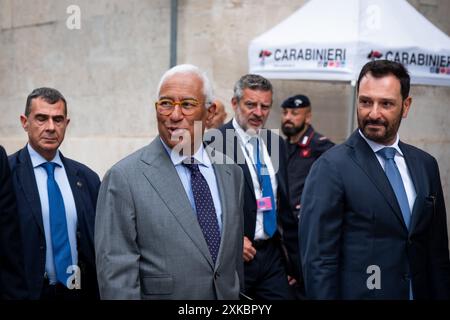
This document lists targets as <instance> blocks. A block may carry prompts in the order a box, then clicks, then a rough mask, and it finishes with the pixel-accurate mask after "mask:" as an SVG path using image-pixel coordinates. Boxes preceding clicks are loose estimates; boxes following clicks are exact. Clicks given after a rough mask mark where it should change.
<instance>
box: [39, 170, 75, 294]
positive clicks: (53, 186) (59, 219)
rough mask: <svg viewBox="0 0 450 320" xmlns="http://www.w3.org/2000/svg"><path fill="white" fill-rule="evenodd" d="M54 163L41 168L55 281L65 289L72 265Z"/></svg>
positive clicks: (62, 204) (62, 202)
mask: <svg viewBox="0 0 450 320" xmlns="http://www.w3.org/2000/svg"><path fill="white" fill-rule="evenodd" d="M56 166H57V164H56V163H54V162H46V163H43V164H42V167H44V169H45V170H46V171H47V177H48V178H47V190H48V205H49V209H50V233H51V239H52V246H53V260H54V262H55V270H56V279H57V280H58V281H59V282H61V283H62V284H63V285H64V286H66V287H67V279H68V277H69V276H70V274H68V273H67V268H68V267H69V266H71V265H72V255H71V251H70V243H69V235H68V232H67V221H66V210H65V208H64V200H63V197H62V194H61V190H60V189H59V187H58V184H57V183H56V180H55V175H54V173H55V167H56Z"/></svg>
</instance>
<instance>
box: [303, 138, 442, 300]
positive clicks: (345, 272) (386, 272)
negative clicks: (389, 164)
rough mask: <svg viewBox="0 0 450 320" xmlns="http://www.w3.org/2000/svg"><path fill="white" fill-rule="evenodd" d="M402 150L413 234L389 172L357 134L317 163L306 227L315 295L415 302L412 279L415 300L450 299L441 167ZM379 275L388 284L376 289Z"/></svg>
mask: <svg viewBox="0 0 450 320" xmlns="http://www.w3.org/2000/svg"><path fill="white" fill-rule="evenodd" d="M399 147H400V149H401V150H402V152H403V154H404V157H405V161H406V165H407V167H408V170H409V173H410V175H411V178H412V182H413V184H414V187H415V190H416V193H417V198H416V200H415V203H414V207H413V210H412V216H411V225H410V229H409V231H408V229H407V227H406V225H405V223H404V221H403V217H402V213H401V211H400V207H399V204H398V202H397V199H396V196H395V193H394V191H393V189H392V187H391V185H390V183H389V180H388V179H387V177H386V174H385V173H384V171H383V168H382V167H381V165H380V163H379V162H378V160H377V158H376V155H375V154H374V152H373V151H372V149H371V148H370V147H369V145H368V144H367V143H366V141H365V140H364V139H363V138H362V137H361V136H360V134H359V132H358V130H357V131H355V132H354V133H353V134H352V135H351V136H350V138H349V139H348V140H347V141H346V142H345V143H343V144H341V145H339V146H336V147H334V148H332V149H330V150H329V151H328V152H326V153H325V154H323V155H322V157H320V158H319V159H318V160H317V161H316V163H315V164H314V165H313V167H312V169H311V172H310V174H309V176H308V178H307V181H306V186H305V190H304V192H303V196H302V202H301V203H302V207H301V210H300V222H299V224H300V227H299V239H300V251H301V259H302V263H303V275H304V279H305V285H306V295H307V297H308V298H312V299H409V284H410V280H412V290H413V296H414V299H449V298H450V262H449V251H448V239H447V222H446V211H445V205H444V199H443V194H442V187H441V182H440V176H439V169H438V164H437V162H436V160H435V159H434V158H433V157H432V156H431V155H429V154H427V153H426V152H424V151H422V150H420V149H418V148H415V147H413V146H411V145H407V144H405V143H402V142H399ZM374 268H379V269H378V271H379V272H374V271H373V270H375V269H374ZM376 274H378V275H379V278H378V280H380V282H379V284H380V285H381V286H380V287H379V288H375V289H374V288H373V287H372V286H370V284H375V283H376V282H375V281H376V280H375V279H376V278H371V276H375V275H376ZM374 280H375V281H374ZM368 282H369V286H368ZM369 288H372V289H369Z"/></svg>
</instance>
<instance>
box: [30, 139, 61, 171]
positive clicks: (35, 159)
mask: <svg viewBox="0 0 450 320" xmlns="http://www.w3.org/2000/svg"><path fill="white" fill-rule="evenodd" d="M27 149H28V153H29V154H30V158H31V164H32V165H33V168H36V167H39V166H40V165H42V164H43V163H45V162H54V163H56V164H57V165H59V166H60V167H64V166H63V163H62V160H61V156H60V154H59V149H58V150H56V155H55V157H54V158H53V159H52V160H50V161H47V159H45V158H44V157H43V156H41V155H40V154H39V153H38V152H37V151H36V150H34V149H33V147H32V146H31V145H30V144H29V143H27Z"/></svg>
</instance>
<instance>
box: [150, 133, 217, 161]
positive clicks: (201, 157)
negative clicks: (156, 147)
mask: <svg viewBox="0 0 450 320" xmlns="http://www.w3.org/2000/svg"><path fill="white" fill-rule="evenodd" d="M159 139H160V140H161V143H162V145H163V146H164V149H166V152H167V154H168V155H169V157H170V160H171V161H172V163H173V165H174V166H178V165H181V163H182V162H183V161H184V160H185V159H186V158H187V157H188V156H185V155H180V154H179V153H178V152H172V149H171V148H169V146H168V145H167V144H166V143H165V142H164V141H163V140H162V139H161V137H160V138H159ZM192 157H193V158H194V159H195V162H196V163H198V164H199V165H202V166H205V167H207V168H209V167H211V165H212V164H211V159H210V158H209V156H208V154H207V152H206V150H205V148H204V147H203V144H202V145H200V148H198V149H197V151H196V152H195V153H194V155H193V156H192Z"/></svg>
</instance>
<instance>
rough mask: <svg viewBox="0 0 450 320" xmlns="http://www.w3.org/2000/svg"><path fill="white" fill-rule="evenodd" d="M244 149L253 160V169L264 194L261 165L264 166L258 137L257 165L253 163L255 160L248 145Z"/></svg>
mask: <svg viewBox="0 0 450 320" xmlns="http://www.w3.org/2000/svg"><path fill="white" fill-rule="evenodd" d="M253 147H254V146H253ZM244 150H245V153H246V154H247V157H248V158H249V159H250V160H252V161H251V165H252V167H253V169H254V170H255V172H256V177H257V179H258V184H259V188H260V189H261V194H263V183H262V177H261V167H262V165H261V159H260V152H259V139H258V138H256V166H255V164H254V163H253V162H254V159H253V157H251V156H250V154H249V152H248V149H247V147H246V146H245V145H244ZM254 152H255V150H253V153H254ZM266 168H267V166H266ZM267 170H268V169H267Z"/></svg>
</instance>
